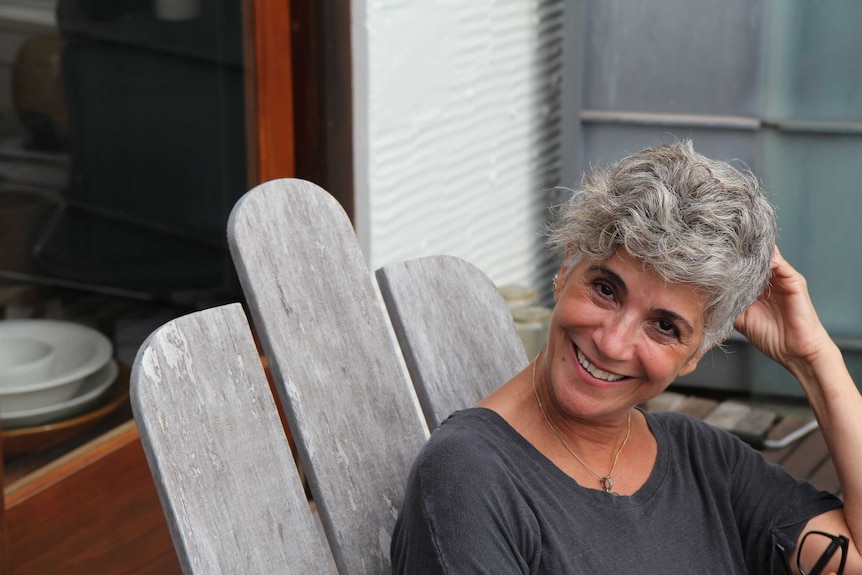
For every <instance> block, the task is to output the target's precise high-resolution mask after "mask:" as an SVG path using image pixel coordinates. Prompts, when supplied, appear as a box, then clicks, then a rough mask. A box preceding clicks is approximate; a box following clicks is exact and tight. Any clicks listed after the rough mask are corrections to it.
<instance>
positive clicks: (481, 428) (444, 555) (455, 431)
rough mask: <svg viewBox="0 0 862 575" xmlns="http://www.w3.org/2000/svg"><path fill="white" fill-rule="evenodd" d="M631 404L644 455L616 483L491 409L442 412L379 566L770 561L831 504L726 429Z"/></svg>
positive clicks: (584, 566) (637, 567)
mask: <svg viewBox="0 0 862 575" xmlns="http://www.w3.org/2000/svg"><path fill="white" fill-rule="evenodd" d="M645 415H646V418H647V421H648V423H649V425H650V428H651V429H652V431H653V433H654V435H655V437H656V440H657V442H658V456H657V458H656V462H655V467H654V469H653V471H652V473H651V474H650V476H649V478H648V479H647V481H646V483H645V484H644V485H643V486H642V487H641V488H640V489H639V490H638V491H637V492H636V493H635V494H634V495H632V496H622V495H613V494H607V493H604V492H602V491H598V490H594V489H586V488H584V487H581V486H580V485H578V484H577V482H575V481H574V480H573V479H571V478H570V477H569V476H567V475H566V474H565V473H563V472H562V471H561V470H560V469H559V468H558V467H557V466H556V465H554V464H553V463H552V462H551V461H550V460H549V459H547V458H546V457H545V456H544V455H542V454H541V453H540V452H539V451H537V450H536V449H535V448H534V447H533V446H532V445H531V444H530V443H529V442H527V441H526V440H525V439H524V437H523V436H521V435H520V434H519V433H517V432H516V431H515V430H514V429H513V428H512V427H511V426H509V424H508V423H506V421H505V420H503V419H502V418H501V417H500V416H499V415H497V414H496V413H495V412H493V411H490V410H487V409H468V410H465V411H460V412H458V413H455V414H453V415H452V416H450V417H449V419H447V420H446V421H445V422H444V423H443V424H442V425H441V426H440V427H439V428H438V429H437V430H436V431H435V432H434V433H433V434H432V436H431V438H430V439H429V441H428V443H427V444H426V446H425V447H424V448H423V450H422V453H421V454H420V456H419V458H418V459H417V460H416V463H415V464H414V467H413V470H412V472H411V475H410V479H409V483H408V485H407V490H406V493H405V497H404V506H403V508H402V509H401V512H400V515H399V518H398V522H397V524H396V526H395V532H394V534H393V538H392V564H393V573H404V574H409V575H416V574H425V573H429V574H430V573H451V574H455V573H470V574H476V573H487V574H489V575H505V574H510V573H530V574H533V575H536V574H547V575H563V574H569V573H571V574H575V573H583V574H589V575H597V574H602V573H607V574H613V575H626V574H629V573H631V574H637V575H643V574H644V573H721V574H722V575H730V574H734V573H751V574H756V575H763V574H764V573H781V568H780V564H779V562H778V560H777V558H776V556H775V555H774V553H775V543H776V542H780V543H781V544H782V545H783V546H784V547H785V548H786V549H792V548H793V547H794V546H795V542H796V539H797V537H798V535H799V533H800V532H801V530H802V528H803V527H804V526H805V523H806V522H807V521H808V519H810V518H811V517H814V516H815V515H819V514H820V513H823V512H825V511H828V510H830V509H834V508H837V507H840V506H841V501H840V500H839V499H837V498H835V497H834V496H832V495H830V494H828V493H824V492H821V491H818V490H817V489H815V488H814V487H813V486H812V485H811V484H809V483H806V482H803V481H798V480H796V479H794V478H793V477H791V476H790V475H788V474H787V473H786V472H785V471H784V470H782V469H781V468H780V467H778V466H776V465H773V464H771V463H769V462H768V461H766V459H765V458H764V457H763V456H762V455H761V454H760V453H758V452H757V451H755V450H753V449H751V448H750V447H749V446H748V445H746V444H745V443H743V442H742V441H740V440H739V439H737V438H736V437H734V436H732V435H731V434H729V433H726V432H724V431H721V430H718V429H716V428H714V427H712V426H709V425H707V424H705V423H703V422H702V421H699V420H697V419H694V418H692V417H689V416H686V415H682V414H678V413H645ZM623 457H625V453H623Z"/></svg>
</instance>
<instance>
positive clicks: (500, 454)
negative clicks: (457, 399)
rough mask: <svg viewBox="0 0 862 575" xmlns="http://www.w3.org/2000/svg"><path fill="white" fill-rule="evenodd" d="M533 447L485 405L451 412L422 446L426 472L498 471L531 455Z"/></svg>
mask: <svg viewBox="0 0 862 575" xmlns="http://www.w3.org/2000/svg"><path fill="white" fill-rule="evenodd" d="M531 450H532V446H531V445H530V444H529V443H528V442H527V441H526V439H524V438H523V436H521V435H520V434H519V433H518V432H517V431H515V430H514V429H513V428H512V427H511V426H510V425H509V424H508V423H507V422H506V420H504V419H503V418H502V417H501V416H500V415H498V414H497V413H496V412H494V411H492V410H490V409H485V408H470V409H465V410H463V411H458V412H455V413H453V414H452V415H450V416H449V417H448V418H447V419H446V420H445V421H443V423H441V424H440V426H439V427H438V428H437V429H435V430H434V432H433V433H432V434H431V437H430V438H429V439H428V442H427V443H426V444H425V446H424V447H423V448H422V452H421V453H420V455H419V459H418V464H419V466H420V467H421V469H422V473H429V472H434V473H437V472H444V473H451V472H452V469H453V467H457V468H458V469H459V470H460V473H480V474H496V473H499V471H500V469H501V468H509V467H511V465H512V463H513V462H514V461H518V460H523V458H524V457H525V456H526V457H530V456H531V455H530V452H531Z"/></svg>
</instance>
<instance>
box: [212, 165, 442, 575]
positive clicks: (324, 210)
mask: <svg viewBox="0 0 862 575" xmlns="http://www.w3.org/2000/svg"><path fill="white" fill-rule="evenodd" d="M228 243H229V245H230V248H231V253H232V255H233V258H234V263H235V265H236V268H237V272H238V274H239V278H240V282H241V284H242V286H243V290H244V293H245V296H246V298H247V300H248V305H249V309H250V311H251V314H252V319H253V321H254V324H255V326H256V328H257V330H258V333H259V335H260V339H261V343H262V345H263V348H264V351H265V353H266V356H267V359H268V360H269V361H270V362H271V364H270V365H271V368H272V374H273V379H274V381H275V385H276V388H277V389H278V391H279V395H280V396H281V398H282V403H283V407H284V410H285V416H286V417H287V419H288V422H289V424H290V426H291V430H292V432H293V435H294V438H295V440H296V444H297V449H298V452H299V455H300V457H301V461H302V465H303V469H304V470H305V471H306V476H307V479H308V483H309V486H310V488H311V490H312V495H313V497H314V500H315V502H316V503H317V505H318V510H319V513H320V518H321V520H322V522H323V526H324V528H325V530H326V533H327V536H328V537H329V542H330V547H331V548H332V550H333V555H334V556H335V560H336V563H337V565H338V568H339V571H340V572H341V573H349V574H351V575H353V574H359V573H388V572H389V571H390V570H391V568H390V562H389V542H390V538H391V533H392V528H393V527H394V525H395V519H396V518H397V514H398V510H399V509H400V506H401V501H402V498H403V492H404V486H405V484H406V481H407V476H408V474H409V471H410V467H411V466H412V463H413V460H414V459H415V457H416V455H417V454H418V452H419V450H420V449H421V447H422V445H423V444H424V442H425V440H426V439H427V437H428V430H427V426H426V425H425V422H424V419H423V416H422V413H421V409H420V407H419V402H418V400H417V398H416V394H415V392H414V390H413V386H412V384H411V383H410V381H409V378H408V375H407V370H406V367H405V365H404V361H403V359H402V357H401V354H400V351H399V350H398V347H397V343H396V341H395V336H394V334H393V333H392V328H391V326H390V325H389V322H388V318H387V316H386V313H385V311H384V309H383V303H382V301H381V299H380V296H379V294H378V292H377V290H376V288H375V286H374V284H373V283H372V278H371V274H370V272H369V270H368V266H367V264H366V262H365V259H364V257H363V255H362V252H361V251H360V249H359V243H358V241H357V239H356V236H355V234H354V232H353V228H352V227H351V225H350V221H349V219H348V218H347V215H346V214H345V213H344V210H343V209H342V208H341V206H340V205H339V204H338V203H337V202H336V201H335V199H334V198H333V197H332V196H331V195H329V194H328V193H327V192H326V191H325V190H323V189H322V188H320V187H318V186H316V185H314V184H312V183H310V182H305V181H302V180H289V179H285V180H275V181H272V182H268V183H266V184H263V185H261V186H258V187H257V188H255V189H253V190H251V191H250V192H248V193H247V194H246V195H244V196H243V197H242V198H240V200H239V201H238V202H237V204H236V205H235V206H234V209H233V211H232V212H231V216H230V220H229V222H228Z"/></svg>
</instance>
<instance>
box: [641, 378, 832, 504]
mask: <svg viewBox="0 0 862 575" xmlns="http://www.w3.org/2000/svg"><path fill="white" fill-rule="evenodd" d="M643 407H644V409H646V410H647V411H677V412H681V413H687V414H689V415H692V416H694V417H697V418H699V419H702V420H704V421H706V422H707V423H710V424H712V425H715V426H717V427H720V428H722V429H726V430H728V431H730V432H732V433H734V434H736V435H739V436H740V437H742V438H743V439H745V440H746V441H748V442H749V443H751V444H752V445H754V446H755V447H757V448H758V449H760V450H761V452H762V453H763V456H764V457H766V458H767V459H768V460H769V461H772V462H773V463H777V464H779V465H781V466H782V467H783V468H784V469H786V470H787V471H788V472H789V473H790V474H791V475H793V476H794V477H798V478H800V479H807V480H808V481H810V482H811V483H813V484H814V485H815V486H816V487H818V488H820V489H822V490H824V491H829V492H830V493H834V494H836V495H838V496H839V497H840V496H841V488H840V486H839V484H838V475H837V474H836V472H835V466H834V465H833V464H832V459H831V458H830V457H829V452H828V451H827V449H826V442H825V440H824V439H823V434H822V433H821V432H820V430H819V429H814V430H813V431H810V432H809V433H806V434H805V435H804V436H802V437H801V438H799V439H797V440H795V441H792V442H791V443H790V444H789V445H786V446H784V447H777V448H776V447H771V446H770V444H774V443H775V442H777V441H779V440H781V439H782V438H785V437H787V436H788V434H790V433H793V432H794V431H796V430H799V429H800V428H802V427H803V426H805V425H806V424H807V423H809V422H811V421H812V420H813V419H814V415H813V414H812V413H811V411H810V410H808V409H806V408H799V407H798V406H794V407H793V408H790V409H781V407H780V406H779V407H778V408H771V407H767V408H764V407H760V406H758V405H757V403H756V402H751V401H748V400H741V399H726V400H720V399H712V398H708V397H699V396H695V395H687V394H683V393H678V392H676V391H666V392H664V393H662V394H661V395H659V396H658V397H656V398H655V399H653V400H651V401H649V402H647V403H646V405H644V406H643ZM764 444H766V445H764Z"/></svg>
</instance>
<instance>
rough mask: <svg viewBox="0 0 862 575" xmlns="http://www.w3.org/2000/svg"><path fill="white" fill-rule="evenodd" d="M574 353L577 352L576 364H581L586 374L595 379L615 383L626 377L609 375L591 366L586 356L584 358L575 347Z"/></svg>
mask: <svg viewBox="0 0 862 575" xmlns="http://www.w3.org/2000/svg"><path fill="white" fill-rule="evenodd" d="M575 351H576V352H577V356H578V363H580V364H581V367H583V368H584V369H585V370H586V371H587V373H589V374H590V375H592V376H593V377H595V378H596V379H601V380H602V381H607V382H615V381H619V380H621V379H625V377H626V376H624V375H617V374H615V373H610V372H608V371H605V370H603V369H599V368H597V367H595V366H594V365H593V364H591V363H590V360H588V359H587V356H585V355H584V354H583V352H581V350H580V348H578V347H575Z"/></svg>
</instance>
